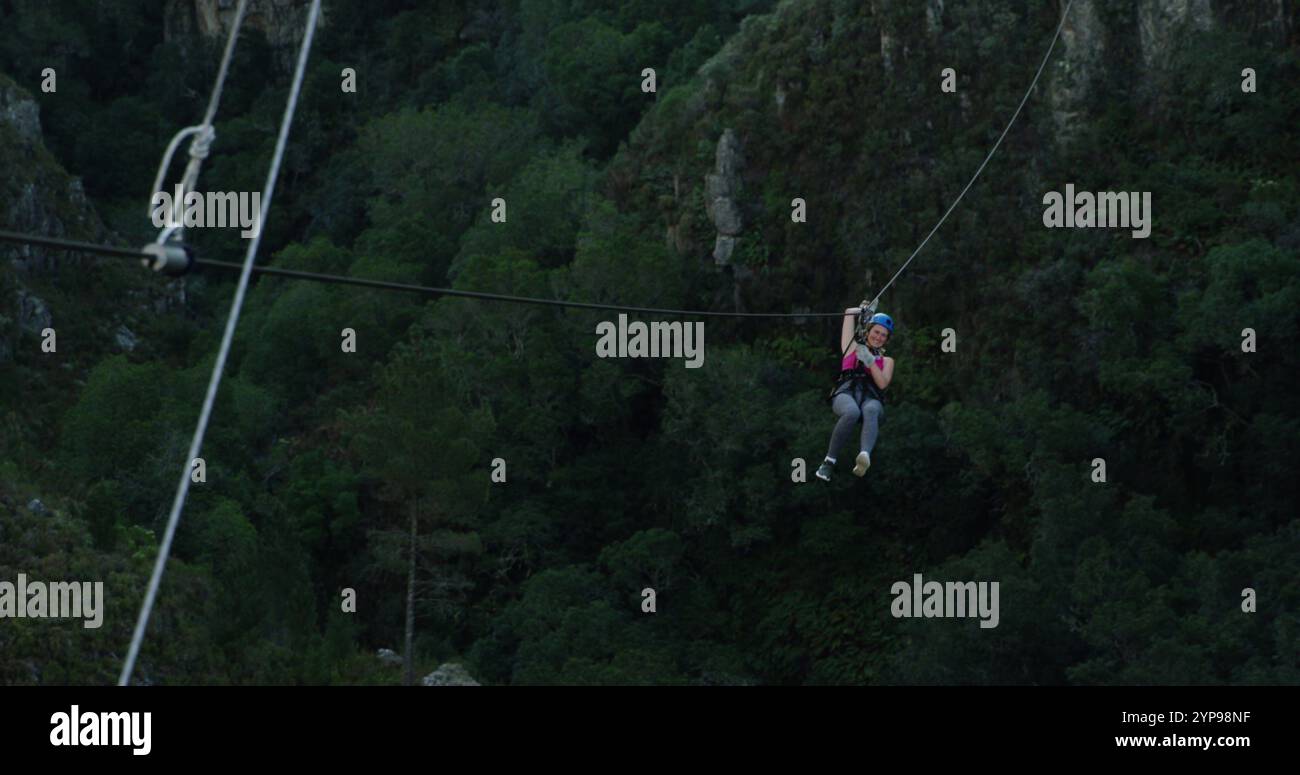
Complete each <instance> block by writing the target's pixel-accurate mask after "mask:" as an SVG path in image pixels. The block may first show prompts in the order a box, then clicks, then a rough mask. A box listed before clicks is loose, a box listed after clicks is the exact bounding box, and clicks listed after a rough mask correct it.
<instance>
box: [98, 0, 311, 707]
mask: <svg viewBox="0 0 1300 775" xmlns="http://www.w3.org/2000/svg"><path fill="white" fill-rule="evenodd" d="M319 15H320V0H312V4H311V10H310V11H309V12H308V14H307V30H306V32H305V33H304V35H303V41H302V49H301V50H300V51H299V52H298V66H297V69H296V71H295V72H294V76H293V85H292V86H291V87H290V89H289V99H288V102H287V103H286V104H285V108H284V118H283V119H282V120H281V122H280V135H279V137H278V138H277V139H276V143H275V155H274V156H273V157H272V158H271V167H270V170H269V171H268V172H267V176H266V185H265V186H264V187H263V190H264V191H265V196H264V198H263V199H262V212H261V214H260V215H261V220H260V221H259V223H261V224H264V223H266V216H267V213H268V212H269V211H270V209H271V200H272V198H273V196H274V195H275V183H276V179H277V177H279V174H280V163H281V161H282V160H283V159H284V148H285V145H286V143H287V142H288V139H289V127H290V125H291V124H292V123H293V116H294V113H295V111H296V110H297V108H298V95H299V94H300V92H301V91H302V80H303V74H304V72H305V71H306V69H307V57H308V55H309V54H310V53H311V44H312V40H313V38H314V37H315V33H316V20H317V17H318V16H319ZM262 233H263V229H261V228H259V229H258V230H257V233H256V234H255V235H254V236H253V239H252V242H251V243H249V246H248V254H247V255H246V256H245V257H244V265H243V271H242V273H241V274H240V275H239V285H238V286H237V287H236V289H235V298H234V300H233V301H232V302H231V303H230V316H229V318H227V320H226V331H225V334H224V335H223V336H222V338H221V349H220V350H219V351H218V352H217V361H216V363H215V364H213V366H212V377H211V379H210V380H209V381H208V392H207V396H206V397H205V398H204V399H203V409H202V411H201V412H200V413H199V422H198V425H197V427H196V428H195V430H194V438H193V440H192V441H191V443H190V451H189V455H188V457H186V459H185V463H184V468H183V470H182V472H181V478H180V484H179V486H178V487H177V488H176V497H175V500H173V502H172V510H171V515H170V516H169V517H168V520H167V530H166V532H165V533H164V534H163V540H162V544H161V545H160V546H159V548H158V558H157V560H156V561H155V563H154V568H153V575H151V576H150V578H149V588H148V590H147V591H146V592H145V600H144V604H143V605H142V606H141V607H140V617H139V619H137V621H136V624H135V633H134V635H132V637H131V646H130V650H129V651H128V652H127V657H126V661H125V662H124V663H123V665H122V674H121V676H119V678H118V682H117V683H118V686H126V685H128V684H129V683H130V682H131V673H132V671H133V670H134V668H135V660H136V657H137V656H138V655H139V653H140V644H141V642H143V640H144V634H145V629H146V628H147V627H148V625H149V614H150V613H151V612H152V610H153V604H154V600H155V599H156V597H157V595H158V585H159V583H160V582H161V580H162V575H163V571H164V569H165V568H166V566H167V556H168V554H169V553H170V551H171V545H172V539H173V538H174V537H175V535H176V526H177V524H179V522H180V517H181V511H182V510H183V509H184V507H185V497H186V496H187V495H188V494H189V489H190V481H191V480H190V465H191V461H193V460H194V459H195V458H197V457H198V456H199V451H200V450H201V448H202V446H203V435H204V433H205V432H206V431H207V427H208V419H209V417H211V415H212V406H213V403H214V402H215V400H216V397H217V389H218V387H220V385H221V377H222V372H223V371H224V370H225V366H226V358H227V356H228V355H229V354H230V343H231V341H232V340H233V338H234V334H235V326H236V325H237V324H238V322H239V312H240V308H241V307H243V304H244V295H245V293H246V292H247V290H248V280H249V277H251V275H252V268H253V261H254V260H255V259H256V258H257V248H258V246H259V245H260V244H261V241H262Z"/></svg>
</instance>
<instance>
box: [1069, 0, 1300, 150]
mask: <svg viewBox="0 0 1300 775" xmlns="http://www.w3.org/2000/svg"><path fill="white" fill-rule="evenodd" d="M1115 7H1116V6H1115V4H1113V3H1109V4H1108V3H1106V2H1104V1H1103V0H1074V5H1073V7H1072V8H1071V9H1070V16H1069V18H1067V19H1066V23H1065V27H1064V28H1063V30H1062V32H1061V40H1060V42H1059V43H1058V44H1057V51H1056V53H1055V55H1054V57H1053V58H1054V62H1053V70H1052V77H1051V79H1050V81H1049V83H1048V99H1050V101H1051V103H1052V109H1053V114H1054V118H1055V120H1056V124H1057V131H1058V134H1059V135H1060V137H1061V139H1066V140H1068V139H1069V138H1070V136H1071V135H1072V134H1073V132H1072V125H1073V124H1074V122H1075V119H1076V118H1077V117H1078V113H1079V110H1080V109H1081V108H1082V106H1083V105H1084V104H1085V103H1086V102H1087V100H1088V99H1089V97H1090V96H1091V95H1092V94H1093V92H1094V90H1095V88H1096V85H1097V84H1098V83H1100V82H1101V81H1102V80H1103V78H1104V77H1105V76H1106V75H1107V73H1106V68H1107V66H1108V63H1109V62H1123V61H1127V60H1128V59H1129V57H1127V56H1125V55H1126V54H1127V53H1130V52H1135V54H1136V55H1135V56H1133V57H1132V59H1134V60H1135V61H1136V62H1137V63H1138V65H1139V68H1138V69H1137V70H1136V71H1132V73H1131V75H1132V77H1136V78H1143V79H1145V78H1148V77H1149V76H1150V74H1151V73H1152V71H1154V70H1156V69H1159V68H1162V67H1164V66H1166V65H1168V64H1169V60H1170V56H1171V54H1172V53H1173V52H1174V51H1175V50H1176V49H1177V48H1178V47H1179V46H1182V45H1185V44H1186V43H1187V41H1188V39H1189V36H1191V35H1194V34H1195V33H1196V32H1200V31H1206V30H1212V29H1216V28H1221V27H1230V28H1232V29H1235V30H1238V31H1240V32H1242V33H1244V34H1246V35H1247V36H1248V37H1249V38H1250V39H1251V40H1252V41H1254V42H1255V43H1256V44H1258V45H1260V46H1270V47H1282V46H1286V45H1288V43H1290V44H1294V43H1295V42H1296V35H1297V31H1298V28H1300V3H1293V2H1289V0H1249V1H1248V2H1247V1H1243V0H1134V1H1133V3H1132V5H1131V12H1132V13H1131V16H1129V15H1118V16H1117V15H1116V14H1115V13H1114V8H1115Z"/></svg>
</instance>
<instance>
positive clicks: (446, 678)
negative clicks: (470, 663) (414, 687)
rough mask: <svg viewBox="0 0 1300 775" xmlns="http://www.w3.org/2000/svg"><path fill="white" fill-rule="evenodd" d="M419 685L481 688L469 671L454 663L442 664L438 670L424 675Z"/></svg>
mask: <svg viewBox="0 0 1300 775" xmlns="http://www.w3.org/2000/svg"><path fill="white" fill-rule="evenodd" d="M421 683H422V684H423V685H425V686H481V684H480V683H479V682H478V681H475V680H474V677H473V676H471V675H470V674H469V671H467V670H466V669H465V668H464V667H463V666H462V665H460V664H457V663H455V662H444V663H443V664H441V665H439V666H438V669H437V670H434V671H433V672H432V673H429V674H428V675H426V676H425V677H424V680H422V681H421Z"/></svg>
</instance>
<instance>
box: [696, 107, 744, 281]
mask: <svg viewBox="0 0 1300 775" xmlns="http://www.w3.org/2000/svg"><path fill="white" fill-rule="evenodd" d="M714 158H715V161H714V169H713V172H711V173H709V174H707V175H705V176H704V210H705V212H706V213H708V216H709V219H710V220H712V221H713V228H714V229H715V230H716V231H717V240H716V242H715V243H714V248H713V260H714V263H716V264H718V265H719V266H726V265H728V264H729V263H730V262H731V254H732V252H733V251H734V250H735V248H736V237H737V236H739V235H740V232H741V229H743V228H744V218H743V216H742V215H741V211H740V195H741V192H742V190H743V185H742V183H741V180H740V169H741V167H743V166H744V157H743V156H742V154H741V149H740V140H738V139H737V138H736V133H735V132H733V131H732V130H730V129H726V130H724V131H723V132H722V137H720V138H718V147H717V152H716V154H715V157H714Z"/></svg>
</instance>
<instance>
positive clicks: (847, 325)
mask: <svg viewBox="0 0 1300 775" xmlns="http://www.w3.org/2000/svg"><path fill="white" fill-rule="evenodd" d="M861 314H862V308H861V307H849V308H848V309H846V310H844V327H843V328H842V329H841V330H840V356H841V357H843V355H844V354H845V353H847V352H848V350H849V344H850V343H851V342H852V341H853V329H854V326H855V325H856V324H855V321H856V320H857V317H858V315H861Z"/></svg>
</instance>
